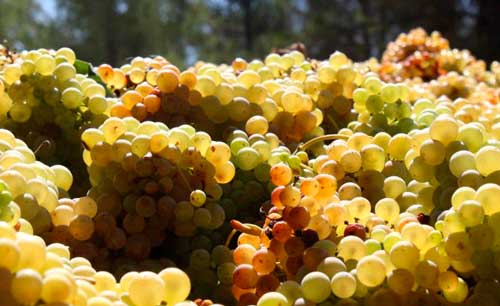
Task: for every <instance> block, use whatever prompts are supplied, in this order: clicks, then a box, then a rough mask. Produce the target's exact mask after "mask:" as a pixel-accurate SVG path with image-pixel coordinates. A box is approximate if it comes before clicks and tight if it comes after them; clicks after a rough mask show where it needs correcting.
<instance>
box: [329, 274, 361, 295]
mask: <svg viewBox="0 0 500 306" xmlns="http://www.w3.org/2000/svg"><path fill="white" fill-rule="evenodd" d="M331 287H332V292H333V294H335V295H336V296H337V297H339V298H341V299H347V298H350V297H351V296H352V295H353V294H354V292H355V291H356V279H355V278H354V276H352V275H351V274H350V273H348V272H339V273H337V274H335V275H334V276H333V278H332V280H331Z"/></svg>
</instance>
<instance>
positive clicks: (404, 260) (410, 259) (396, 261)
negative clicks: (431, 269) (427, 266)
mask: <svg viewBox="0 0 500 306" xmlns="http://www.w3.org/2000/svg"><path fill="white" fill-rule="evenodd" d="M390 256H391V262H392V264H393V265H394V266H395V267H396V268H401V269H406V270H409V271H413V270H414V269H415V267H416V266H417V264H418V262H419V260H420V252H419V250H418V248H417V247H416V246H415V245H414V244H413V243H411V242H408V241H404V240H403V241H399V242H396V243H395V244H394V245H393V246H392V248H391V249H390Z"/></svg>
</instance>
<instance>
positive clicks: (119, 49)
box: [0, 0, 500, 67]
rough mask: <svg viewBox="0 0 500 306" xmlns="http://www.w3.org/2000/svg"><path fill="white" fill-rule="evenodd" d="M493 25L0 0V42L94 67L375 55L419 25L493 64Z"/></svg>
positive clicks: (446, 4)
mask: <svg viewBox="0 0 500 306" xmlns="http://www.w3.org/2000/svg"><path fill="white" fill-rule="evenodd" d="M499 19H500V0H418V1H402V0H324V1H321V0H289V1H286V0H206V1H202V0H96V1H89V0H0V40H4V39H5V40H7V41H8V45H9V46H10V47H14V48H16V49H26V48H27V49H31V48H39V47H46V48H58V47H62V46H67V47H71V48H73V49H74V50H75V51H76V52H77V55H78V57H79V58H81V59H83V60H86V61H90V62H92V63H93V64H100V63H103V62H106V63H109V64H112V65H120V64H123V63H124V62H125V61H126V59H127V58H128V57H132V56H137V55H142V56H145V55H163V56H165V57H166V58H167V59H169V60H170V61H171V62H173V63H174V64H176V65H179V66H181V67H186V66H189V65H191V64H193V63H194V62H196V61H197V60H198V59H200V60H204V61H211V62H215V63H221V62H230V61H231V60H232V59H233V58H234V57H237V56H240V57H244V58H246V59H252V58H255V57H260V58H262V57H264V56H265V55H266V54H267V53H269V52H270V51H271V49H272V48H273V47H275V48H283V47H286V46H288V45H290V44H292V43H294V42H302V43H304V44H305V45H306V47H307V55H308V56H310V57H313V58H318V59H322V58H326V57H328V55H329V54H330V53H332V52H333V51H335V50H340V51H343V52H344V53H346V54H347V55H348V56H349V57H351V58H353V59H355V60H364V59H368V58H369V57H371V56H375V57H379V58H380V56H381V54H382V53H383V51H384V48H385V45H386V44H387V42H389V41H391V40H394V39H395V38H396V37H397V35H398V34H399V33H401V32H406V31H408V30H410V29H411V28H414V27H417V26H422V27H423V28H424V29H426V30H427V31H433V30H438V31H440V32H441V33H442V34H443V35H444V37H446V38H447V39H449V40H450V44H451V46H452V47H455V48H460V49H462V48H466V49H469V50H471V51H472V53H473V54H474V55H476V57H478V58H481V59H485V60H487V61H488V62H490V61H492V60H497V59H500V35H499V29H500V27H499V25H500V22H499Z"/></svg>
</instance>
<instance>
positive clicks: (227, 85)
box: [97, 51, 362, 146]
mask: <svg viewBox="0 0 500 306" xmlns="http://www.w3.org/2000/svg"><path fill="white" fill-rule="evenodd" d="M97 74H98V75H99V76H100V77H101V79H102V80H103V81H104V82H105V83H106V84H107V85H108V87H109V88H110V90H113V91H115V92H116V93H117V95H118V96H119V97H120V103H117V104H116V105H114V106H113V107H112V109H111V115H112V116H117V117H127V116H133V117H135V118H136V119H138V120H139V121H144V120H154V121H162V122H169V123H170V124H171V125H180V124H184V123H189V124H192V125H193V126H194V127H195V128H197V129H201V130H204V131H207V132H208V133H209V134H210V135H212V136H213V137H215V138H218V139H223V138H224V135H225V133H227V132H228V131H230V130H231V129H234V128H238V129H245V127H246V125H247V122H248V121H253V120H257V119H256V118H258V120H260V121H262V120H265V121H266V124H267V126H266V127H265V128H266V130H267V129H269V131H270V132H273V133H275V134H276V135H278V136H279V137H280V139H281V140H282V141H283V142H284V143H286V144H287V145H289V146H293V145H297V144H298V143H299V142H300V141H302V140H304V139H307V138H311V137H313V136H316V135H319V134H322V133H324V130H325V129H326V130H327V131H328V132H335V131H337V130H338V129H339V128H341V127H344V126H345V125H346V124H347V123H348V122H349V121H350V120H352V119H353V118H354V114H353V113H352V112H351V109H352V91H353V90H354V89H355V87H356V86H357V85H359V84H360V82H361V81H362V74H361V72H360V71H359V69H357V67H356V66H355V65H354V64H353V63H352V61H351V60H350V59H349V58H347V57H346V55H344V54H343V53H340V52H336V53H334V54H332V55H331V56H330V58H329V60H327V61H314V60H308V59H306V58H305V57H304V55H303V54H302V53H300V52H298V51H292V52H290V53H287V54H285V55H283V56H280V55H278V54H275V53H272V54H270V55H268V56H267V57H266V58H265V60H264V61H261V60H253V61H251V62H250V63H248V62H247V61H245V60H244V59H241V58H237V59H235V60H234V61H233V62H232V64H231V65H220V66H216V65H214V64H210V63H204V62H199V63H197V64H196V65H195V66H194V67H191V68H189V69H187V70H185V71H181V70H180V69H179V68H177V67H176V66H174V65H172V64H170V63H169V62H168V61H167V60H165V59H163V58H161V57H156V58H142V57H136V58H134V59H133V60H132V61H131V62H130V64H126V65H124V66H122V67H121V68H114V69H113V68H112V67H111V66H109V65H107V64H103V65H101V66H99V67H98V68H97ZM322 123H323V124H322ZM320 125H321V127H320Z"/></svg>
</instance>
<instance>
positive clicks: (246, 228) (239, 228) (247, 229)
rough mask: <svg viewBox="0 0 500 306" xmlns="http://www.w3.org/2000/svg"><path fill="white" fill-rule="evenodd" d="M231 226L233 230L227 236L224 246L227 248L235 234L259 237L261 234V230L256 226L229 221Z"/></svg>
mask: <svg viewBox="0 0 500 306" xmlns="http://www.w3.org/2000/svg"><path fill="white" fill-rule="evenodd" d="M231 226H232V227H233V230H232V231H231V233H229V236H227V239H226V243H225V246H226V247H229V244H230V243H231V240H232V239H233V237H234V235H236V233H237V232H242V233H245V234H248V235H253V236H259V235H260V234H261V233H262V228H261V227H260V226H258V225H255V224H252V223H241V222H240V221H238V220H231Z"/></svg>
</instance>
